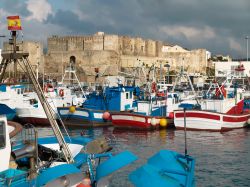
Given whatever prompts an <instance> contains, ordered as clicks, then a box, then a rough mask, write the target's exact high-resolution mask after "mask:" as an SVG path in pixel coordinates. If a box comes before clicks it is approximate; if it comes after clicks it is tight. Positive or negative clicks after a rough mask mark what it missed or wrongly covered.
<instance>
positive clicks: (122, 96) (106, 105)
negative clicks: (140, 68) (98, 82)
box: [82, 86, 137, 111]
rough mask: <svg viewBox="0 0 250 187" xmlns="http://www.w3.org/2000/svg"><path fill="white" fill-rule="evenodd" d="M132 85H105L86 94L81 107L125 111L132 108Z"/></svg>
mask: <svg viewBox="0 0 250 187" xmlns="http://www.w3.org/2000/svg"><path fill="white" fill-rule="evenodd" d="M136 89H137V88H136V87H133V86H118V87H106V88H104V89H103V90H102V91H100V92H96V91H95V92H93V93H91V94H89V95H88V96H87V100H86V101H85V102H84V103H83V105H82V107H83V108H87V109H95V110H109V111H127V110H130V109H132V105H133V101H134V92H135V90H136Z"/></svg>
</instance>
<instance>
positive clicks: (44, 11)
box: [26, 0, 52, 22]
mask: <svg viewBox="0 0 250 187" xmlns="http://www.w3.org/2000/svg"><path fill="white" fill-rule="evenodd" d="M26 4H27V10H28V11H29V12H31V15H30V16H28V17H26V20H28V21H29V20H32V19H36V20H37V21H39V22H42V21H45V20H46V19H47V17H48V15H49V14H52V7H51V5H50V4H49V3H48V2H47V0H39V1H38V0H28V1H27V2H26Z"/></svg>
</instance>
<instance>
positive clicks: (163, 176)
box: [129, 150, 195, 187]
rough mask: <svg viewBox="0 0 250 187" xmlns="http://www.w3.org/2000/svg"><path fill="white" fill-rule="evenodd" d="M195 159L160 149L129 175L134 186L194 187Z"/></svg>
mask: <svg viewBox="0 0 250 187" xmlns="http://www.w3.org/2000/svg"><path fill="white" fill-rule="evenodd" d="M194 167H195V160H194V159H193V158H192V157H190V156H188V155H186V156H185V155H182V154H179V153H177V152H175V151H171V150H161V151H159V152H158V153H157V154H155V155H154V156H152V157H151V158H150V159H148V162H147V164H145V165H144V166H142V167H140V168H138V169H136V170H135V171H133V172H132V173H131V174H130V175H129V179H130V181H131V182H132V183H133V184H134V185H135V186H136V187H151V186H159V187H160V186H185V187H194V186H195V179H194Z"/></svg>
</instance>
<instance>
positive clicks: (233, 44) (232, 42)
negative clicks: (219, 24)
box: [229, 38, 243, 53]
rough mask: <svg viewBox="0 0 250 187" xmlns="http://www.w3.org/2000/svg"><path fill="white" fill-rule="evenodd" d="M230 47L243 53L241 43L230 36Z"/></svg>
mask: <svg viewBox="0 0 250 187" xmlns="http://www.w3.org/2000/svg"><path fill="white" fill-rule="evenodd" d="M229 47H230V48H231V49H232V50H235V51H238V52H239V53H242V51H243V48H242V46H241V44H240V43H239V42H237V41H236V40H235V39H233V38H229Z"/></svg>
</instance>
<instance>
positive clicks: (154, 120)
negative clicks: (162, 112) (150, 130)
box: [151, 118, 156, 126]
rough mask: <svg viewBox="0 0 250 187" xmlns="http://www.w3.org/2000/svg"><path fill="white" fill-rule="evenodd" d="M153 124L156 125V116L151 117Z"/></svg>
mask: <svg viewBox="0 0 250 187" xmlns="http://www.w3.org/2000/svg"><path fill="white" fill-rule="evenodd" d="M151 125H153V126H156V119H155V118H152V119H151Z"/></svg>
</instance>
